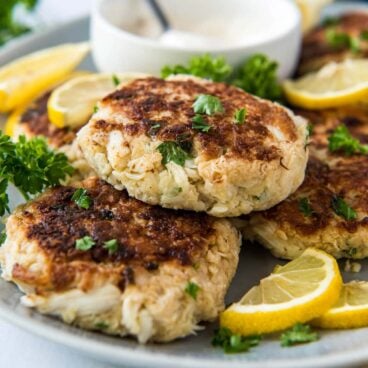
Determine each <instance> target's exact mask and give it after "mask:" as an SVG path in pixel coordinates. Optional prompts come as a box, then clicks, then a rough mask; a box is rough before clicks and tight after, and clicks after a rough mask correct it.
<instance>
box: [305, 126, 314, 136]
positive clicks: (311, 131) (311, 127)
mask: <svg viewBox="0 0 368 368" xmlns="http://www.w3.org/2000/svg"><path fill="white" fill-rule="evenodd" d="M313 129H314V127H313V124H311V123H309V124H308V125H307V131H308V136H307V138H309V137H311V135H312V134H313Z"/></svg>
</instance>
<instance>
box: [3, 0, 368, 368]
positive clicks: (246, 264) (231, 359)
mask: <svg viewBox="0 0 368 368" xmlns="http://www.w3.org/2000/svg"><path fill="white" fill-rule="evenodd" d="M342 6H343V5H342ZM343 7H344V8H345V7H346V6H343ZM348 7H349V8H351V7H352V4H351V3H349V4H348ZM366 8H367V7H366ZM339 11H341V5H339V6H334V8H333V9H330V12H332V13H333V12H339ZM87 39H88V19H80V20H77V21H74V22H72V23H69V24H65V25H63V26H61V27H59V28H56V29H53V30H49V31H47V32H45V33H39V34H36V35H32V36H28V37H26V38H23V39H21V40H19V41H17V42H14V43H12V44H10V45H8V46H7V47H6V48H4V49H3V51H2V52H1V53H0V65H4V64H5V63H7V62H9V61H11V60H13V59H15V58H17V57H20V56H22V55H25V54H27V53H29V52H32V51H35V50H38V49H42V48H45V47H49V46H53V45H57V44H60V43H64V42H77V41H82V40H87ZM81 68H84V69H85V68H87V69H91V70H92V69H93V64H92V61H91V60H87V61H86V62H85V63H84V65H82V66H81ZM10 197H11V201H12V205H13V206H14V205H15V204H16V203H18V201H19V199H20V198H19V197H18V195H17V193H16V192H15V191H11V193H10ZM276 263H277V260H276V259H275V258H273V257H272V256H271V255H270V254H269V253H268V252H266V251H265V250H263V249H261V248H260V247H256V246H252V245H248V244H245V245H244V247H243V250H242V253H241V261H240V265H239V269H238V272H237V274H236V277H235V279H234V282H233V283H232V287H231V290H230V291H229V294H228V298H227V302H231V301H234V300H238V299H239V298H240V297H241V296H242V294H243V293H244V292H245V291H246V290H247V289H249V288H250V287H251V286H252V285H254V284H255V283H257V282H258V280H259V279H260V278H261V277H263V276H265V275H267V274H268V273H269V272H270V271H271V270H272V269H273V267H274V266H275V264H276ZM367 266H368V263H367V262H363V269H362V272H361V273H359V274H358V275H356V274H350V275H345V276H346V277H345V279H346V280H349V279H350V278H356V277H359V278H360V279H363V280H364V279H365V280H368V267H367ZM20 295H21V293H20V292H19V291H18V290H17V288H16V287H15V286H14V285H12V284H10V283H6V282H5V281H3V280H0V316H1V317H2V318H4V319H6V320H8V321H9V322H11V323H14V324H16V325H18V326H20V327H22V328H24V329H26V330H28V331H30V332H32V333H35V334H37V335H40V336H43V337H44V338H46V339H49V340H53V341H56V342H58V343H60V344H64V345H66V346H69V347H71V348H73V349H76V350H78V351H80V352H82V353H85V354H88V355H89V356H93V357H96V358H98V359H101V360H104V361H106V362H107V361H108V362H113V363H120V364H124V365H126V366H131V367H133V366H134V367H151V368H154V367H159V368H164V367H176V368H180V367H190V368H206V367H211V368H217V367H218V368H219V367H226V368H235V367H242V368H250V367H259V368H260V367H262V368H266V367H273V368H276V367H292V368H294V367H330V366H335V367H336V366H345V367H346V366H352V365H353V364H358V363H363V362H367V361H368V349H367V347H368V328H365V329H359V330H349V331H328V332H322V333H321V339H320V341H318V342H315V343H312V344H306V345H302V346H298V347H292V348H281V347H280V343H279V341H278V336H274V337H267V338H266V339H265V340H264V341H263V342H262V343H261V345H260V346H259V347H257V348H254V349H253V350H252V351H251V352H249V353H245V354H237V355H225V354H223V353H222V352H221V351H220V350H217V349H214V348H213V347H212V346H211V344H210V341H211V338H212V335H213V330H214V329H215V328H216V325H215V324H209V325H206V326H205V327H206V328H205V330H203V331H202V332H200V333H198V335H196V336H191V337H188V338H186V339H183V340H180V341H176V342H173V343H171V344H167V345H154V344H152V345H147V346H140V345H138V344H137V343H136V342H135V341H133V340H130V339H120V338H113V337H108V336H103V335H101V334H98V333H92V332H85V331H82V330H80V329H77V328H74V327H70V326H67V325H65V324H63V323H62V322H60V321H58V320H56V319H54V318H50V317H45V316H42V315H40V314H38V313H35V312H34V311H32V310H29V309H27V308H24V307H23V306H21V305H20V303H19V297H20Z"/></svg>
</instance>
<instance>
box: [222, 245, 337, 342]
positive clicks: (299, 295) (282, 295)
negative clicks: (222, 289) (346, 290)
mask: <svg viewBox="0 0 368 368" xmlns="http://www.w3.org/2000/svg"><path fill="white" fill-rule="evenodd" d="M341 285H342V281H341V275H340V272H339V268H338V265H337V262H336V260H335V259H334V258H333V257H331V256H330V255H328V254H327V253H325V252H323V251H320V250H317V249H313V248H309V249H307V250H306V251H304V252H303V254H302V255H301V256H300V257H298V258H296V259H294V260H293V261H291V262H289V263H287V264H286V265H285V266H282V267H279V268H277V270H276V271H275V272H274V273H272V274H271V275H270V276H268V277H266V278H264V279H263V280H261V282H260V284H259V285H257V286H254V287H253V288H252V289H250V290H249V291H248V293H246V294H245V295H244V296H243V298H242V299H241V300H240V301H239V302H238V303H234V304H232V305H231V306H230V307H229V308H228V309H226V310H225V311H224V312H223V313H222V314H221V316H220V324H221V326H223V327H227V328H229V329H230V330H232V331H233V332H234V333H239V334H241V335H254V334H263V333H269V332H274V331H279V330H283V329H285V328H288V327H291V326H293V325H294V324H295V323H297V322H301V323H303V322H306V321H309V320H311V319H313V318H316V317H319V316H321V315H322V314H324V313H325V312H326V311H327V310H328V309H330V308H331V307H332V306H333V305H334V304H335V303H336V302H337V300H338V298H339V294H340V290H341Z"/></svg>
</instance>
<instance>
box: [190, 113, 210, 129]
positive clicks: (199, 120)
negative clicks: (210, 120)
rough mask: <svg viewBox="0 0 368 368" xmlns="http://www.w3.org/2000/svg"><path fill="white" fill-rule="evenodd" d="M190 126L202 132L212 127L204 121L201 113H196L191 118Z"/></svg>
mask: <svg viewBox="0 0 368 368" xmlns="http://www.w3.org/2000/svg"><path fill="white" fill-rule="evenodd" d="M192 128H193V129H196V130H199V131H200V132H203V133H208V132H209V131H210V129H211V128H212V127H211V125H208V124H207V123H206V122H205V120H204V117H203V116H202V115H199V114H196V115H195V116H194V118H193V119H192Z"/></svg>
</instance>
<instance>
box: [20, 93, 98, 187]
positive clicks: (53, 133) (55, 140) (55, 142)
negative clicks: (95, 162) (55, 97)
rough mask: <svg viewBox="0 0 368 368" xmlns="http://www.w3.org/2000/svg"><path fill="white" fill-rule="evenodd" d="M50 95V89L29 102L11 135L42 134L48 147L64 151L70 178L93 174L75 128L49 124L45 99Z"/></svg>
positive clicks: (76, 178) (77, 178) (27, 135)
mask: <svg viewBox="0 0 368 368" xmlns="http://www.w3.org/2000/svg"><path fill="white" fill-rule="evenodd" d="M50 95H51V91H50V92H47V93H45V94H44V95H42V96H41V97H39V98H38V99H37V100H35V101H34V102H32V103H31V104H30V106H29V107H28V108H27V109H26V110H25V111H24V112H23V114H22V115H21V117H20V120H19V123H18V124H17V125H16V126H15V128H14V134H13V135H14V136H15V137H18V136H19V135H22V134H24V135H25V136H26V137H27V138H32V137H35V136H44V137H45V138H46V140H47V143H48V145H49V146H50V148H52V149H54V150H56V151H58V152H61V153H64V154H65V155H66V156H67V158H68V160H69V162H70V164H71V165H72V166H73V167H74V169H75V172H74V174H73V176H72V178H71V180H81V179H84V178H86V177H89V176H93V175H95V174H94V171H93V170H92V169H91V167H90V166H89V165H88V163H87V161H86V160H85V159H84V157H83V154H82V151H81V150H80V148H79V146H78V143H77V140H76V134H77V130H71V129H69V128H67V127H66V128H57V127H56V126H54V125H53V124H51V122H50V120H49V118H48V114H47V101H48V99H49V98H50Z"/></svg>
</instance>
